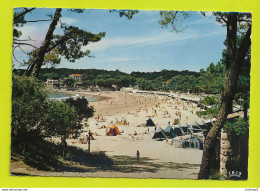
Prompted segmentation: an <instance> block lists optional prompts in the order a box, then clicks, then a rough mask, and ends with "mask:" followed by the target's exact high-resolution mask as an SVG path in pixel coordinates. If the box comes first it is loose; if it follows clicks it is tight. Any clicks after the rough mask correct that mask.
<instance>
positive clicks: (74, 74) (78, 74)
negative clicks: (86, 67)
mask: <svg viewBox="0 0 260 191" xmlns="http://www.w3.org/2000/svg"><path fill="white" fill-rule="evenodd" d="M71 76H82V74H71Z"/></svg>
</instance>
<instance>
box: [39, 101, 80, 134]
mask: <svg viewBox="0 0 260 191" xmlns="http://www.w3.org/2000/svg"><path fill="white" fill-rule="evenodd" d="M46 112H47V113H48V114H47V116H46V119H45V124H44V125H45V127H46V128H45V133H46V134H48V135H51V136H57V135H62V136H65V137H67V136H68V134H69V132H70V129H73V130H78V129H81V126H80V118H79V116H78V114H77V112H76V110H75V108H74V107H71V106H70V105H68V104H66V103H64V102H61V101H50V102H49V107H48V110H47V111H46Z"/></svg>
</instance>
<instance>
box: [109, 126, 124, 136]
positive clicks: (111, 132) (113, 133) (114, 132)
mask: <svg viewBox="0 0 260 191" xmlns="http://www.w3.org/2000/svg"><path fill="white" fill-rule="evenodd" d="M106 135H107V136H116V135H121V134H120V131H119V130H118V127H117V126H116V125H115V124H114V125H113V126H112V127H109V126H108V127H106Z"/></svg>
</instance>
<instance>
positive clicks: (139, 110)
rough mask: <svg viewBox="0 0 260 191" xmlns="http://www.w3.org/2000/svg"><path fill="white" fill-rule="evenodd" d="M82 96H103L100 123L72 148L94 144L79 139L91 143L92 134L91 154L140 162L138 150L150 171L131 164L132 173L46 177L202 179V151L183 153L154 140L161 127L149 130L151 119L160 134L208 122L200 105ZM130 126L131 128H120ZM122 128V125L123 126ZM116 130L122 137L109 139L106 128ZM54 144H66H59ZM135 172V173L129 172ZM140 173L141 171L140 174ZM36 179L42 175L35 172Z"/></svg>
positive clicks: (95, 120)
mask: <svg viewBox="0 0 260 191" xmlns="http://www.w3.org/2000/svg"><path fill="white" fill-rule="evenodd" d="M75 93H76V94H77V93H78V94H79V95H82V96H84V95H92V96H102V99H100V100H99V101H95V102H90V105H91V106H93V107H94V108H95V115H94V117H92V118H90V119H88V121H85V123H84V127H83V132H82V133H81V134H80V137H78V138H77V139H67V142H68V145H72V146H77V147H80V148H82V149H84V150H87V149H88V144H81V143H80V141H79V139H80V138H86V136H87V135H88V132H89V131H91V132H92V133H94V135H93V137H94V140H91V145H90V151H91V152H94V151H105V153H106V155H107V156H109V157H111V158H112V159H116V158H117V159H118V158H120V157H121V158H122V160H136V153H137V150H138V151H139V152H140V160H141V161H146V163H145V165H142V164H131V165H130V166H131V168H126V170H125V171H124V170H120V171H117V170H115V171H113V169H112V170H111V169H110V170H107V171H104V170H95V171H94V172H91V171H90V172H84V173H83V172H82V173H78V172H43V171H42V172H41V173H40V176H76V177H129V178H167V179H196V178H197V173H198V171H199V165H200V162H201V157H202V150H199V149H184V148H178V147H177V146H176V145H174V144H173V145H172V144H170V141H169V142H168V143H167V142H166V140H163V141H156V140H154V139H152V136H153V135H154V132H155V127H144V125H145V124H146V120H147V119H148V118H149V117H151V118H152V120H153V122H154V123H155V124H156V126H157V128H158V127H161V128H162V129H165V128H166V127H167V126H168V124H169V123H170V125H173V122H174V120H175V119H180V123H181V124H184V123H188V124H193V123H194V122H195V121H197V122H200V121H201V120H202V118H200V117H198V116H197V115H196V114H195V112H196V111H198V110H200V109H199V108H198V107H197V106H196V104H195V103H188V102H187V101H182V100H180V99H172V98H169V97H167V96H160V95H145V94H131V93H124V92H102V93H101V92H98V93H89V92H75ZM124 120H126V122H127V125H123V124H120V123H119V122H121V121H124ZM117 122H118V123H117ZM113 124H116V125H117V127H118V129H119V131H120V132H121V135H117V136H106V128H101V127H102V126H112V125H113ZM53 141H55V142H60V139H58V138H54V139H53ZM127 169H131V170H127ZM136 169H138V170H136ZM30 175H39V172H37V171H34V170H31V171H30Z"/></svg>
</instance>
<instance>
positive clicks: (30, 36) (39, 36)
mask: <svg viewBox="0 0 260 191" xmlns="http://www.w3.org/2000/svg"><path fill="white" fill-rule="evenodd" d="M47 29H48V25H46V24H44V25H40V26H39V25H24V26H23V27H20V28H18V30H20V31H21V32H22V35H21V37H20V38H19V40H31V41H21V42H26V43H28V44H31V45H33V46H36V47H39V46H40V45H41V43H42V41H43V40H44V38H45V34H46V32H47ZM21 47H22V49H23V50H24V51H26V52H30V51H31V50H33V49H34V48H33V47H31V46H28V45H21Z"/></svg>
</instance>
